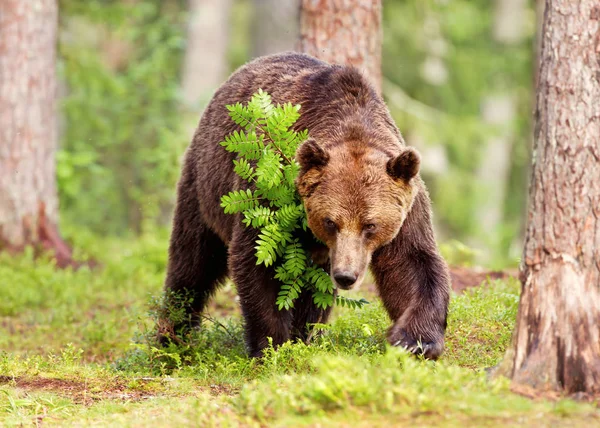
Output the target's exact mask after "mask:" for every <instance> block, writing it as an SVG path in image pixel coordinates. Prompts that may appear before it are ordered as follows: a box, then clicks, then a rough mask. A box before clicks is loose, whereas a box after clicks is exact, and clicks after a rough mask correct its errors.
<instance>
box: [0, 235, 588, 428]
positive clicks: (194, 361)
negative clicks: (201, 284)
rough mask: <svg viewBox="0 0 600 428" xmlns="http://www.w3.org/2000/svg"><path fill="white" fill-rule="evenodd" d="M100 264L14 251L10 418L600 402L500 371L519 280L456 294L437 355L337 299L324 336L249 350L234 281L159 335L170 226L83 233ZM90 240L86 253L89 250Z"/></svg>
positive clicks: (361, 417)
mask: <svg viewBox="0 0 600 428" xmlns="http://www.w3.org/2000/svg"><path fill="white" fill-rule="evenodd" d="M70 236H71V238H72V239H74V240H75V242H76V245H77V247H78V248H79V249H80V255H81V256H85V257H88V258H89V259H93V260H94V263H96V264H98V265H99V267H96V268H94V269H89V268H86V267H83V268H81V269H79V270H77V271H71V270H66V271H59V270H56V269H54V267H53V265H52V263H51V262H49V261H48V260H43V259H34V258H33V257H32V256H31V254H25V255H23V256H20V257H16V258H14V257H13V258H11V257H9V256H7V255H0V295H1V296H2V299H0V425H7V426H8V425H20V424H36V423H44V424H46V425H52V424H57V425H70V424H75V425H88V424H96V425H101V426H146V425H149V424H153V425H157V426H174V425H179V424H187V425H190V424H191V425H198V424H201V425H202V426H265V425H274V426H298V425H308V426H314V425H321V426H323V425H329V426H339V425H345V426H390V425H397V426H398V425H399V426H402V425H408V424H415V423H417V424H419V425H423V426H433V425H435V426H440V425H442V426H457V425H464V424H465V423H467V424H475V425H477V426H499V425H509V426H531V425H533V424H536V425H540V426H551V425H560V426H577V425H580V424H581V423H583V422H584V421H587V423H591V424H593V423H598V422H600V419H599V413H598V409H597V408H595V407H594V406H593V405H591V404H582V403H575V402H573V401H570V400H560V401H556V402H550V401H544V400H539V401H531V400H529V399H526V398H523V397H520V396H518V395H515V394H513V393H511V392H510V389H509V385H508V382H507V381H506V380H504V379H494V380H490V379H489V378H488V376H487V370H486V369H487V368H490V367H492V366H494V365H495V364H497V363H498V362H499V361H500V360H501V358H502V357H503V354H504V351H505V349H506V346H507V345H508V343H509V341H510V335H511V331H512V329H513V324H514V319H515V316H516V310H517V303H518V290H519V286H518V283H517V282H516V281H514V280H508V281H496V282H491V283H486V284H485V285H484V286H482V287H478V288H474V289H473V290H472V291H470V292H467V293H465V294H462V295H459V296H457V295H454V296H453V297H452V301H451V307H450V316H449V323H448V333H447V348H446V352H445V354H444V356H443V357H442V358H441V359H440V361H438V362H437V363H432V362H427V361H420V360H418V359H416V358H414V357H411V356H408V355H406V354H405V353H403V352H402V351H400V350H398V349H393V348H390V347H389V346H388V345H387V344H386V341H385V330H386V328H387V327H388V325H389V320H388V318H387V315H386V314H385V312H384V310H383V308H382V307H381V305H380V303H378V300H377V298H376V296H375V295H374V294H373V292H371V291H369V290H370V289H371V288H370V287H363V291H361V292H353V293H352V294H351V296H353V297H365V298H366V299H367V300H369V301H371V302H372V303H371V304H369V305H366V306H365V307H363V308H362V309H359V310H350V309H346V308H336V309H335V314H334V317H333V320H332V322H331V323H330V324H328V325H323V326H317V328H316V329H317V330H318V331H319V334H316V335H315V337H314V338H313V341H312V343H311V345H309V346H307V345H304V344H301V343H288V344H285V345H284V346H282V347H281V348H280V349H279V350H277V351H274V350H273V349H269V350H268V351H267V354H266V356H265V358H264V359H263V360H262V361H257V360H251V359H249V358H248V357H247V356H246V353H245V350H244V344H243V339H242V334H243V330H242V324H241V318H240V315H239V310H238V309H237V304H236V303H235V293H234V292H233V288H232V287H231V285H228V286H226V287H224V290H223V291H221V292H220V293H219V294H218V295H217V296H216V297H215V299H214V301H215V302H216V303H213V304H212V305H211V307H210V309H209V311H208V314H207V317H206V319H204V321H203V324H202V328H201V329H200V330H198V331H196V332H194V333H193V334H192V335H191V336H190V337H187V338H186V340H185V341H184V342H182V343H180V344H172V345H170V346H168V347H166V348H159V347H156V346H154V345H153V344H152V341H149V340H148V337H149V336H150V335H151V334H152V331H153V315H152V311H151V308H152V307H153V306H155V305H156V304H157V302H156V301H155V298H154V297H153V296H159V295H160V293H161V288H162V281H163V276H164V268H165V265H164V264H165V260H166V242H167V241H166V237H167V235H166V234H165V233H163V232H157V233H152V234H147V235H145V236H143V237H142V238H140V239H132V240H114V241H111V240H99V239H98V238H95V237H93V236H91V235H90V236H87V235H83V234H72V235H70ZM82 249H83V250H82Z"/></svg>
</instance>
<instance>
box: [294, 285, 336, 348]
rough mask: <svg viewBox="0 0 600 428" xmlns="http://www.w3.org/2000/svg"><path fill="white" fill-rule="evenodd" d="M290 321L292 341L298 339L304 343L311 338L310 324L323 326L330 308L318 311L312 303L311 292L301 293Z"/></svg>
mask: <svg viewBox="0 0 600 428" xmlns="http://www.w3.org/2000/svg"><path fill="white" fill-rule="evenodd" d="M294 306H295V307H294V310H293V315H292V316H293V320H292V331H291V336H292V339H299V340H302V341H303V342H305V343H308V342H310V339H311V337H312V331H313V330H312V327H311V324H317V323H318V324H325V323H326V322H327V320H328V319H329V315H330V314H331V309H332V308H333V307H332V306H329V307H328V308H327V309H320V308H318V307H317V305H315V303H314V302H313V295H312V292H309V291H303V292H302V294H301V295H300V296H299V297H298V299H297V300H296V302H295V304H294Z"/></svg>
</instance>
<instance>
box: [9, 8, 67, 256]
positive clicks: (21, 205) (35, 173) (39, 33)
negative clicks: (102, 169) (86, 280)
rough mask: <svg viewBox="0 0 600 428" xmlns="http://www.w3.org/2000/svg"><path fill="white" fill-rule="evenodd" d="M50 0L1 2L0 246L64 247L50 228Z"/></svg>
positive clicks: (54, 11)
mask: <svg viewBox="0 0 600 428" xmlns="http://www.w3.org/2000/svg"><path fill="white" fill-rule="evenodd" d="M57 24H58V6H57V3H56V0H37V1H22V0H2V1H1V2H0V248H3V249H8V250H10V251H19V250H21V249H23V248H24V247H25V246H26V245H34V246H36V247H37V248H40V247H41V248H44V249H52V250H54V251H55V254H56V257H57V261H58V264H59V266H66V265H68V264H69V263H70V262H71V251H70V249H69V248H68V247H67V246H66V245H65V244H64V242H63V241H62V240H61V239H60V237H59V235H58V231H57V222H58V196H57V191H56V177H55V154H56V148H57V125H58V124H57V114H56V42H57Z"/></svg>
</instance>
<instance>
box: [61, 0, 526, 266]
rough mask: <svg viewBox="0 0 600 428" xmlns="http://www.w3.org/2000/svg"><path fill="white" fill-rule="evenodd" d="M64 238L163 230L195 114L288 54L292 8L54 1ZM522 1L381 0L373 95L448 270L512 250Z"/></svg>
mask: <svg viewBox="0 0 600 428" xmlns="http://www.w3.org/2000/svg"><path fill="white" fill-rule="evenodd" d="M59 3H60V30H59V73H60V74H59V77H60V103H61V110H60V111H61V114H60V115H61V126H60V150H59V153H58V165H57V176H58V187H59V195H60V215H61V224H62V225H63V229H65V227H66V230H67V235H68V231H69V230H77V229H81V228H85V229H89V230H91V231H93V232H96V233H99V234H108V235H118V236H133V235H137V234H142V233H153V232H155V231H156V230H157V229H158V228H165V227H167V228H168V227H169V225H170V215H171V210H172V205H173V202H174V198H175V183H176V181H177V178H178V176H179V161H180V159H181V156H182V154H183V152H184V150H185V148H186V146H187V145H188V143H189V141H190V139H191V135H192V132H193V129H194V127H195V124H196V123H197V121H198V120H199V116H200V114H201V111H202V106H203V105H204V104H205V103H206V102H207V101H208V100H209V99H210V97H211V95H212V92H213V91H214V90H215V89H216V88H217V87H218V86H219V85H220V84H221V83H222V82H223V81H224V80H225V79H226V78H227V76H228V75H229V73H231V72H232V71H233V70H234V69H235V68H236V67H238V66H240V65H242V64H243V63H245V62H246V61H248V60H250V59H252V58H254V57H256V56H260V55H264V54H268V53H274V52H277V51H284V50H292V49H294V47H295V45H296V42H297V39H298V10H299V7H298V0H192V1H189V2H188V1H185V0H86V1H81V0H60V2H59ZM535 8H536V4H535V2H534V1H533V0H496V1H490V0H384V1H383V93H384V97H385V98H386V100H387V102H388V105H389V107H390V109H391V111H392V114H393V116H394V118H395V120H396V121H397V124H398V126H399V128H400V130H401V131H402V133H403V134H404V136H405V138H406V140H407V142H408V144H410V145H413V146H415V147H416V148H417V149H418V150H419V151H420V152H421V153H422V155H423V170H422V173H423V177H424V179H425V180H426V182H427V184H428V186H429V189H430V192H431V196H432V199H433V209H434V213H435V223H436V228H437V233H438V240H439V241H440V242H441V243H442V246H443V251H444V253H445V255H446V256H447V257H449V258H450V262H451V263H473V262H478V263H485V264H487V265H492V266H496V267H500V266H505V265H507V264H513V263H514V262H515V260H516V259H517V258H518V257H520V254H521V251H522V235H523V223H524V217H525V209H526V203H525V202H526V201H525V199H526V195H527V181H528V175H529V174H528V165H529V158H530V151H531V134H532V132H531V131H532V129H531V128H532V122H531V116H532V115H531V111H532V107H533V97H532V96H533V87H534V76H535V70H534V67H535V61H534V56H535V52H536V49H535V46H534V43H535V42H534V40H535V33H536V19H535V16H536V14H535Z"/></svg>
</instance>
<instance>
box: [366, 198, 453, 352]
mask: <svg viewBox="0 0 600 428" xmlns="http://www.w3.org/2000/svg"><path fill="white" fill-rule="evenodd" d="M429 205H430V204H429V199H428V196H427V194H426V193H424V192H423V191H422V192H420V193H419V195H417V198H416V199H415V202H414V205H413V207H412V209H411V211H410V212H409V214H408V217H407V219H406V221H405V222H404V224H403V226H402V229H401V230H400V233H399V234H398V236H397V237H396V238H395V239H394V240H393V241H392V242H391V243H390V244H388V245H386V246H385V247H382V248H380V249H379V250H378V251H377V252H376V253H375V254H374V255H373V259H372V262H371V269H372V271H373V274H374V275H375V279H376V282H377V286H378V288H379V294H380V296H381V299H382V301H383V304H384V306H385V308H386V310H387V312H388V314H389V315H390V318H391V319H392V321H393V322H394V324H393V325H392V327H391V328H390V329H389V331H388V341H389V342H390V343H391V344H392V345H394V346H403V347H405V348H407V349H408V350H410V351H411V352H413V353H415V354H423V355H424V356H425V357H426V358H431V359H437V358H438V357H439V356H440V355H441V353H442V351H443V350H444V334H445V331H446V318H447V314H448V301H449V298H450V280H449V274H448V267H447V266H446V263H445V261H444V260H443V259H442V257H441V256H440V255H439V253H438V251H437V246H436V242H435V238H434V235H433V228H432V225H431V219H430V208H429Z"/></svg>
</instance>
